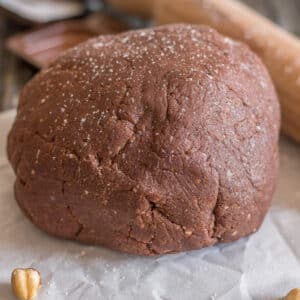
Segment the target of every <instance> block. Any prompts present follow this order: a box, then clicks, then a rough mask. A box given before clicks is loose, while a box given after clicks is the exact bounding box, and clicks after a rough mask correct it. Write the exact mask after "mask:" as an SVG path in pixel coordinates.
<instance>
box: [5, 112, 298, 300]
mask: <svg viewBox="0 0 300 300" xmlns="http://www.w3.org/2000/svg"><path fill="white" fill-rule="evenodd" d="M13 116H14V112H13V111H12V112H9V113H5V114H2V115H0V299H1V300H11V299H14V297H13V296H12V293H11V291H10V284H9V282H10V274H11V271H12V270H13V269H14V268H16V267H34V268H36V269H38V270H39V271H40V272H41V276H42V283H43V284H42V288H41V290H40V292H39V295H38V299H37V300H50V299H51V300H60V299H68V300H69V299H70V300H77V299H84V300H96V299H101V300H102V299H105V300H106V299H122V300H123V299H125V300H127V299H128V300H129V299H138V300H139V299H142V300H148V299H149V300H150V299H154V300H159V299H161V300H186V299H188V300H190V299H192V300H196V299H199V300H206V299H220V300H239V299H242V300H243V299H246V300H248V299H261V300H275V299H279V298H281V297H283V296H284V295H285V294H286V293H287V292H288V291H289V290H290V289H292V288H295V287H300V264H299V258H300V231H299V230H300V147H298V146H296V145H295V144H293V143H292V142H290V141H288V140H287V139H285V138H282V140H281V151H282V153H281V176H280V180H279V187H278V191H277V194H276V196H275V199H274V204H273V207H272V209H271V211H270V213H269V214H268V216H267V218H266V220H265V222H264V224H263V226H262V228H261V229H260V231H259V232H258V233H257V234H254V235H252V236H251V237H249V238H244V239H242V240H240V241H238V242H236V243H232V244H227V245H220V246H216V247H211V248H208V249H204V250H200V251H193V252H189V253H181V254H176V255H167V256H162V257H156V258H142V257H135V256H130V255H125V254H120V253H117V252H114V251H110V250H107V249H104V248H101V247H91V246H83V245H79V244H77V243H73V242H69V241H63V240H59V239H56V238H53V237H50V236H48V235H46V234H44V233H42V232H41V231H39V230H38V229H36V228H35V227H34V226H33V225H31V223H30V222H29V221H28V220H27V219H26V218H25V217H24V216H23V215H22V213H21V212H20V210H19V208H18V206H17V205H16V203H15V201H14V197H13V181H14V175H13V172H12V170H11V168H10V166H9V165H8V162H7V160H6V158H5V141H6V135H7V131H8V128H9V127H10V125H11V123H12V119H13Z"/></svg>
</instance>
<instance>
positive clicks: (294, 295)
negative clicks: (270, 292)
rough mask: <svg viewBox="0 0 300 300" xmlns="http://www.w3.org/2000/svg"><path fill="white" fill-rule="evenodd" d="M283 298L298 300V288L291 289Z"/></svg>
mask: <svg viewBox="0 0 300 300" xmlns="http://www.w3.org/2000/svg"><path fill="white" fill-rule="evenodd" d="M284 300H300V289H293V290H291V291H290V292H289V293H288V294H287V296H286V297H285V298H284Z"/></svg>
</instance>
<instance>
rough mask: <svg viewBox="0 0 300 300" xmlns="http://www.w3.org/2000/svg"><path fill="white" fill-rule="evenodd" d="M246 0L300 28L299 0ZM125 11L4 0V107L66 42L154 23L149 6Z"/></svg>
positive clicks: (0, 34) (0, 71) (90, 4)
mask: <svg viewBox="0 0 300 300" xmlns="http://www.w3.org/2000/svg"><path fill="white" fill-rule="evenodd" d="M140 1H141V2H142V0H140ZM143 1H144V0H143ZM224 1H226V0H224ZM109 2H112V3H113V4H114V5H111V3H109ZM124 2H126V1H124ZM124 2H123V3H124ZM243 2H245V3H246V4H247V5H249V6H252V7H253V8H254V9H255V10H257V11H259V12H260V13H262V14H264V15H265V16H267V17H268V18H270V19H271V20H273V21H274V22H276V23H278V24H279V25H280V26H282V27H283V28H285V29H287V30H288V31H290V32H292V33H295V34H296V35H298V34H299V33H300V21H299V17H300V1H299V0H284V1H283V0H244V1H243ZM116 3H117V4H116ZM119 3H121V4H119ZM125 11H126V12H124V8H123V6H122V1H114V0H112V1H109V0H107V1H102V0H85V1H84V0H78V1H77V0H0V111H4V110H7V109H10V108H13V107H15V106H16V104H17V97H18V93H19V91H20V89H21V88H22V86H23V85H24V84H25V83H26V81H28V80H29V79H30V78H31V77H32V76H34V74H35V73H36V72H37V71H38V70H39V69H40V68H42V67H44V66H46V65H47V64H49V63H50V62H51V60H53V59H54V58H55V57H57V55H59V54H60V53H61V52H62V51H64V50H66V49H67V48H69V47H72V46H74V45H76V44H77V43H80V42H82V41H84V40H86V39H88V38H90V37H93V36H95V35H99V34H109V33H116V32H120V31H123V30H126V29H128V28H137V27H145V26H149V25H150V24H153V20H151V18H149V17H147V12H146V13H145V11H142V12H140V11H135V10H132V9H129V10H128V9H125ZM128 12H129V13H128ZM133 14H138V15H139V16H134V15H133Z"/></svg>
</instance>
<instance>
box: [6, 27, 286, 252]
mask: <svg viewBox="0 0 300 300" xmlns="http://www.w3.org/2000/svg"><path fill="white" fill-rule="evenodd" d="M279 124H280V111H279V104H278V99H277V96H276V93H275V90H274V86H273V84H272V82H271V80H270V77H269V75H268V72H267V70H266V68H265V67H264V66H263V64H262V63H261V61H260V59H259V58H258V57H257V56H256V55H255V54H254V53H253V52H251V51H250V50H249V48H248V47H247V46H245V45H244V44H241V43H238V42H235V41H232V40H231V39H229V38H227V37H224V36H222V35H220V34H219V33H217V32H216V31H214V30H213V29H210V28H208V27H205V26H197V25H183V24H179V25H168V26H162V27H156V28H150V29H145V30H138V31H130V32H126V33H122V34H118V35H115V36H112V35H110V36H100V37H97V38H95V39H92V40H89V41H88V42H86V43H83V44H81V45H79V46H77V47H75V48H73V49H71V50H69V51H68V52H66V54H65V55H63V56H62V57H60V58H59V59H58V60H56V61H55V62H54V63H53V64H52V65H51V66H50V67H49V68H47V69H45V70H43V71H42V72H41V73H39V74H38V75H37V76H36V77H35V78H34V79H33V80H31V81H30V82H29V83H28V84H27V85H26V86H25V88H24V89H23V91H22V93H21V96H20V102H19V106H18V113H17V117H16V120H15V123H14V125H13V128H12V130H11V132H10V134H9V138H8V154H9V160H10V162H11V164H12V166H13V168H14V171H15V173H16V182H15V196H16V199H17V202H18V204H19V205H20V207H21V208H22V210H23V211H24V212H25V213H26V215H27V216H28V217H29V218H30V220H31V221H32V222H33V223H34V224H35V225H36V226H38V227H39V228H41V229H42V230H44V231H46V232H48V233H50V234H52V235H56V236H59V237H63V238H67V239H71V240H76V241H80V242H83V243H88V244H97V245H103V246H106V247H109V248H112V249H117V250H120V251H124V252H129V253H134V254H139V255H156V254H165V253H173V252H179V251H186V250H192V249H199V248H202V247H207V246H210V245H214V244H216V243H218V242H231V241H234V240H237V239H239V238H240V237H243V236H246V235H249V234H250V233H253V232H255V231H257V229H258V228H259V227H260V225H261V223H262V221H263V218H264V216H265V214H266V212H267V210H268V208H269V206H270V202H271V199H272V195H273V191H274V186H275V182H276V177H277V170H278V135H279Z"/></svg>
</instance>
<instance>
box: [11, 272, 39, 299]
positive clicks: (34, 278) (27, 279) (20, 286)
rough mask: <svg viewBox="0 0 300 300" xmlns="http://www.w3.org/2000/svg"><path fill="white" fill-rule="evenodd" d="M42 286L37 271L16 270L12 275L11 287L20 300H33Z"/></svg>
mask: <svg viewBox="0 0 300 300" xmlns="http://www.w3.org/2000/svg"><path fill="white" fill-rule="evenodd" d="M40 285H41V277H40V273H39V272H38V271H37V270H35V269H15V270H14V271H13V272H12V274H11V286H12V289H13V291H14V293H15V295H16V297H17V298H18V299H20V300H32V299H34V298H35V297H36V295H37V292H38V289H39V287H40Z"/></svg>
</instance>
